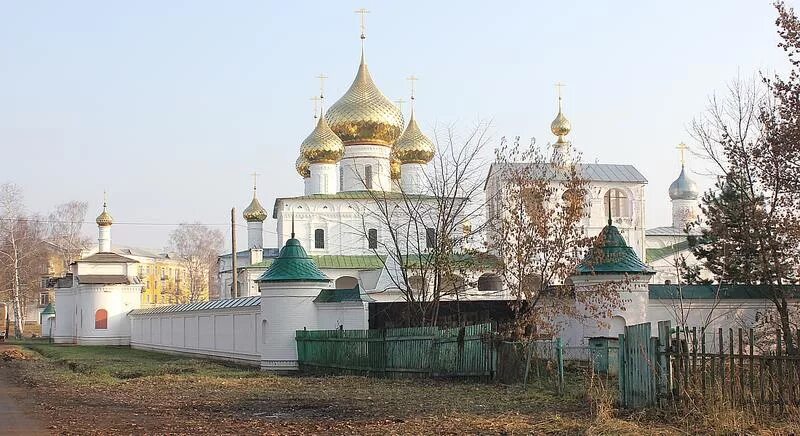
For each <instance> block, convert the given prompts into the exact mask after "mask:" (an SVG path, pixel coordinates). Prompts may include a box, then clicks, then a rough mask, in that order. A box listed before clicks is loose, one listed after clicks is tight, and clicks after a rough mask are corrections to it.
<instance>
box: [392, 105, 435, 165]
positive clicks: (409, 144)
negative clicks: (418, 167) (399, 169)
mask: <svg viewBox="0 0 800 436" xmlns="http://www.w3.org/2000/svg"><path fill="white" fill-rule="evenodd" d="M392 152H393V153H394V155H395V156H396V157H397V159H399V160H400V162H401V163H404V164H407V163H421V164H426V163H428V162H430V161H431V159H433V155H434V153H435V152H436V147H434V145H433V142H431V140H430V139H428V137H427V136H425V134H424V133H422V130H420V129H419V126H418V125H417V120H416V119H415V118H414V112H413V111H412V112H411V119H409V120H408V127H406V130H405V131H404V132H403V135H402V136H400V139H398V140H397V142H395V144H394V147H392Z"/></svg>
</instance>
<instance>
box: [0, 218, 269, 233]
mask: <svg viewBox="0 0 800 436" xmlns="http://www.w3.org/2000/svg"><path fill="white" fill-rule="evenodd" d="M0 221H22V222H29V223H41V224H97V223H95V222H94V221H66V220H48V219H37V218H0ZM113 225H115V226H120V225H122V226H209V227H211V226H214V227H226V228H230V226H231V224H230V223H196V222H195V223H156V222H133V221H130V222H124V221H123V222H116V221H115V222H114V224H113ZM236 227H242V228H245V227H247V226H246V225H245V224H236ZM264 232H266V233H271V234H277V232H275V231H273V230H268V229H264Z"/></svg>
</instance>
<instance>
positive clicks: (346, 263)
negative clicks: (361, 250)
mask: <svg viewBox="0 0 800 436" xmlns="http://www.w3.org/2000/svg"><path fill="white" fill-rule="evenodd" d="M311 259H312V260H314V262H316V264H317V266H318V267H320V269H360V270H374V269H381V268H383V262H384V261H385V260H386V256H376V255H374V254H366V255H350V256H344V255H334V254H326V255H322V256H311ZM273 262H275V259H264V260H263V261H261V262H259V263H256V264H253V265H250V266H249V267H248V268H264V267H269V266H271V265H272V264H273Z"/></svg>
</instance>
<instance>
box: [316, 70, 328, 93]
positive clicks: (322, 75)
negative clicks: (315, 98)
mask: <svg viewBox="0 0 800 436" xmlns="http://www.w3.org/2000/svg"><path fill="white" fill-rule="evenodd" d="M327 78H328V76H326V75H325V73H319V76H317V79H319V98H320V100H322V99H323V98H325V79H327Z"/></svg>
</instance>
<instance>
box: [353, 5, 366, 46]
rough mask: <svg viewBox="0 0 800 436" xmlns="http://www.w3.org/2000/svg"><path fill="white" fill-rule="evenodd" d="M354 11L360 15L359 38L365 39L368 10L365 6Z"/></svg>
mask: <svg viewBox="0 0 800 436" xmlns="http://www.w3.org/2000/svg"><path fill="white" fill-rule="evenodd" d="M356 13H357V14H359V15H361V40H362V41H363V40H365V39H367V14H368V13H369V11H368V10H366V9H365V8H361V9H359V10H357V11H356Z"/></svg>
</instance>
